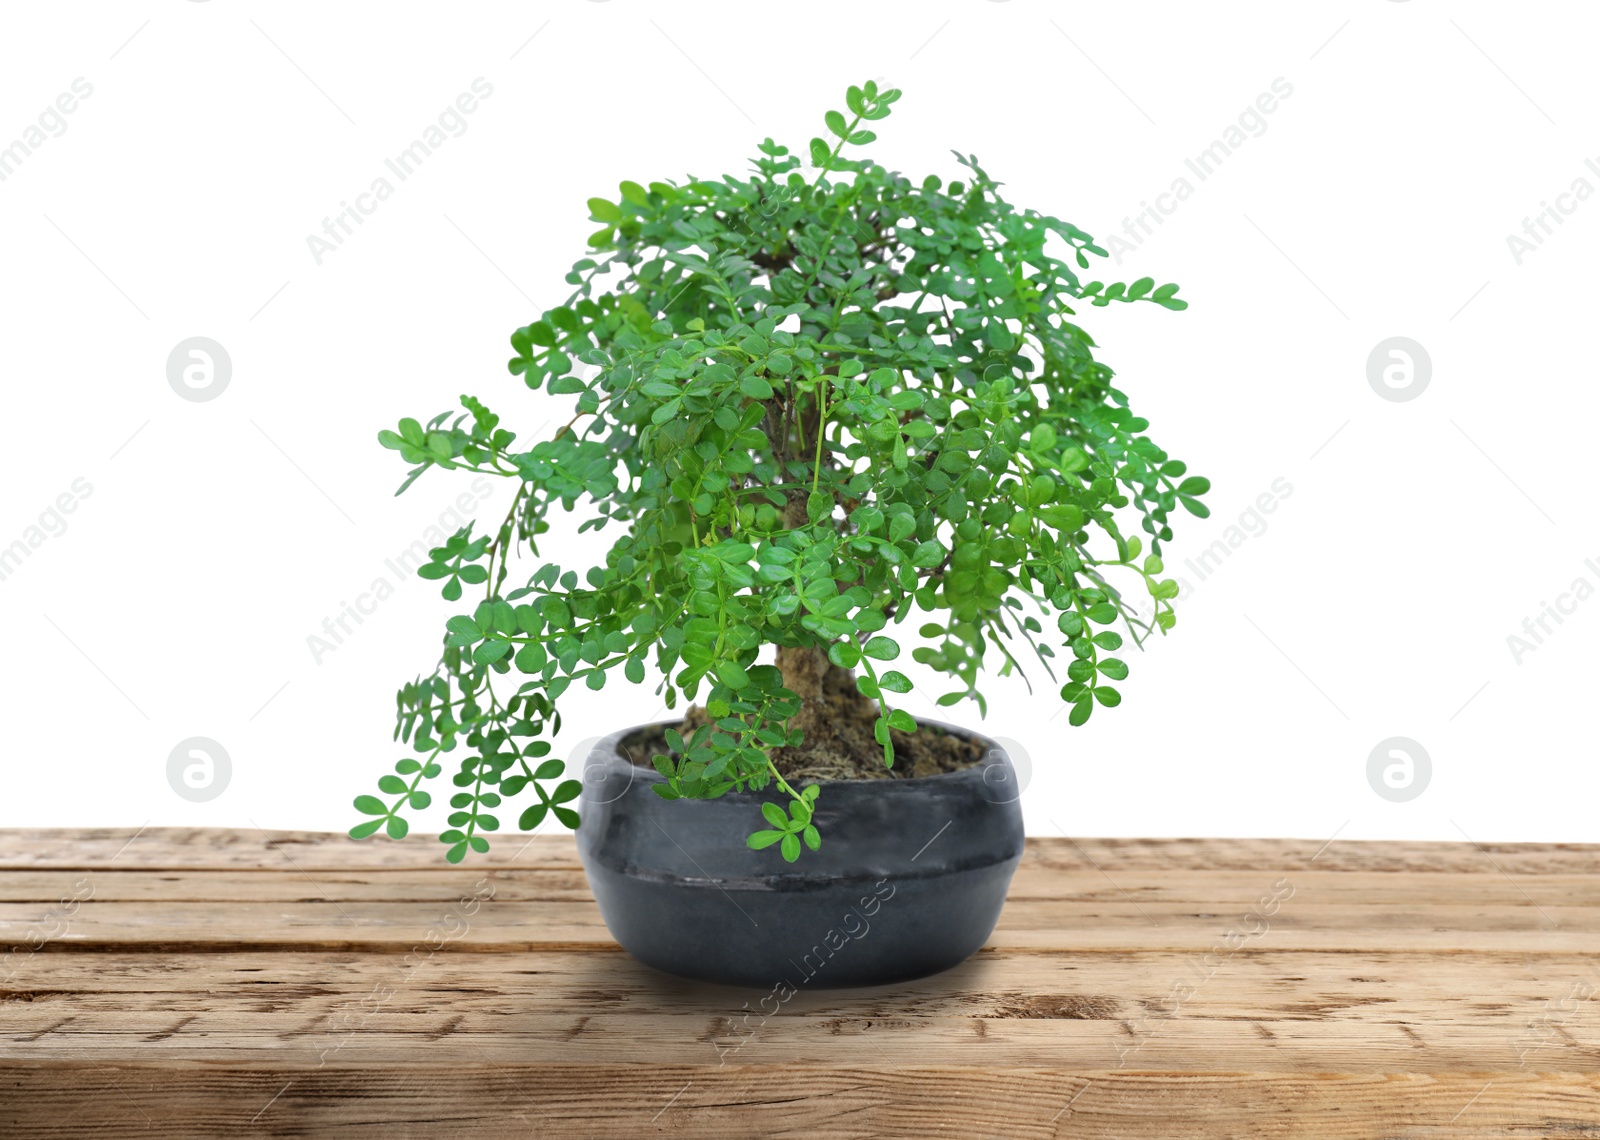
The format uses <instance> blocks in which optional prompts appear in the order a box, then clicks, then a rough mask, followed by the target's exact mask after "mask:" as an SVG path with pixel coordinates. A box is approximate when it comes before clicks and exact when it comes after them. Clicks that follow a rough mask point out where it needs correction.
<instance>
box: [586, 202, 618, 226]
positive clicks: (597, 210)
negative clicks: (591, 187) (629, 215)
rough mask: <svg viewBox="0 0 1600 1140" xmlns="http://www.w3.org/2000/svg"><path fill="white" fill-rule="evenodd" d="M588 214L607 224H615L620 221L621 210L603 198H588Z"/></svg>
mask: <svg viewBox="0 0 1600 1140" xmlns="http://www.w3.org/2000/svg"><path fill="white" fill-rule="evenodd" d="M589 216H590V217H591V218H593V219H594V220H595V221H597V222H604V223H606V224H607V225H615V224H616V223H617V222H620V221H622V211H621V210H619V209H618V208H617V204H616V203H615V202H610V201H607V200H606V199H604V198H590V199H589Z"/></svg>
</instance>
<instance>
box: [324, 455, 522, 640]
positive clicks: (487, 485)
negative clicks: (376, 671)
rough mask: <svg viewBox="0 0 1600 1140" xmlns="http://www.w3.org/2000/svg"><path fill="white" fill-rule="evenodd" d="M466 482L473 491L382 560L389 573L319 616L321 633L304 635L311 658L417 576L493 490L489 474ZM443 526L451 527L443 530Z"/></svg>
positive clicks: (343, 637) (350, 632) (349, 632)
mask: <svg viewBox="0 0 1600 1140" xmlns="http://www.w3.org/2000/svg"><path fill="white" fill-rule="evenodd" d="M469 485H470V486H471V488H472V491H473V492H476V494H472V493H469V492H466V491H463V492H461V494H459V495H457V496H456V498H455V502H454V503H453V504H452V505H451V506H448V507H446V508H445V509H444V510H443V511H442V512H440V514H439V518H438V520H437V521H436V522H433V523H429V524H428V527H427V529H426V530H424V531H423V532H422V537H421V538H418V539H416V540H415V541H413V542H412V543H411V545H410V546H407V547H406V548H405V549H404V550H402V551H400V552H399V553H398V554H396V555H395V556H394V557H393V558H385V559H384V560H383V565H384V568H385V569H386V570H387V571H388V574H380V575H378V576H377V577H376V578H374V579H373V580H372V582H371V584H370V585H368V586H367V588H366V589H365V590H363V591H362V592H361V593H359V594H357V595H356V597H355V601H354V602H349V601H345V600H343V599H341V600H340V602H339V612H338V613H337V614H335V615H334V616H333V617H329V618H323V619H322V635H319V634H315V633H311V634H307V635H306V648H308V649H310V650H311V659H312V660H313V661H315V662H316V663H317V664H318V665H321V664H322V659H323V658H324V657H326V656H327V655H328V654H330V653H333V652H335V651H336V650H338V648H339V647H340V646H341V645H343V644H344V643H345V641H346V640H347V639H348V638H349V637H351V636H352V635H354V633H355V631H356V628H357V627H359V626H360V625H361V624H362V623H363V622H365V621H366V619H367V618H369V617H371V616H372V615H373V614H374V613H376V612H377V611H378V607H379V606H380V605H381V604H383V603H384V602H386V601H388V600H389V599H390V598H391V597H393V596H394V592H395V590H396V589H398V588H399V586H400V584H401V583H403V582H404V581H405V580H406V579H407V578H412V577H415V576H416V573H417V570H418V569H419V568H420V567H422V566H424V565H426V564H427V563H428V561H429V552H430V551H432V550H435V549H437V548H438V547H441V546H443V545H444V544H445V542H446V541H447V540H448V539H449V536H450V535H451V534H452V533H454V532H456V531H459V530H460V529H461V528H462V527H464V526H466V525H467V523H468V522H469V521H470V520H471V518H472V510H473V508H475V507H477V506H479V505H480V504H482V503H484V502H486V501H487V500H488V499H489V496H491V495H493V494H494V484H493V483H491V482H490V481H489V478H488V476H485V475H479V476H478V477H477V478H476V479H474V480H473V481H472V482H471V484H469ZM452 524H453V525H452ZM446 527H449V528H450V529H449V530H446V529H445V528H446ZM389 575H393V578H392V579H391V578H390V576H389ZM351 623H354V625H352V624H351ZM323 635H326V636H323Z"/></svg>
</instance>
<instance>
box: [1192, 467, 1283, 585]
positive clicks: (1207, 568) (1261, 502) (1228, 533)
mask: <svg viewBox="0 0 1600 1140" xmlns="http://www.w3.org/2000/svg"><path fill="white" fill-rule="evenodd" d="M1292 494H1294V484H1293V483H1291V482H1289V480H1288V479H1287V478H1286V477H1285V476H1283V475H1279V476H1278V477H1277V478H1276V479H1274V480H1273V481H1272V484H1271V486H1270V488H1269V489H1268V490H1265V491H1263V492H1261V494H1259V495H1257V496H1256V497H1255V501H1254V502H1253V503H1252V504H1251V505H1250V506H1248V507H1246V508H1245V509H1244V510H1243V511H1241V512H1239V517H1238V519H1237V520H1235V521H1234V522H1232V523H1230V524H1228V526H1227V527H1225V528H1224V529H1223V531H1222V537H1221V538H1219V539H1216V540H1215V541H1214V542H1212V543H1211V545H1210V546H1208V547H1206V548H1205V549H1204V550H1202V551H1200V553H1199V554H1198V555H1196V556H1195V557H1194V558H1186V559H1184V561H1183V564H1184V566H1185V567H1187V568H1188V570H1189V572H1190V573H1192V574H1193V575H1194V576H1195V582H1194V584H1191V583H1190V582H1189V580H1188V579H1187V578H1184V577H1181V576H1180V577H1179V578H1178V597H1179V598H1185V597H1188V596H1189V595H1190V594H1192V593H1194V591H1195V587H1196V586H1197V585H1198V584H1199V583H1201V582H1204V581H1205V580H1206V579H1207V578H1209V577H1211V576H1212V575H1213V574H1215V573H1216V572H1217V571H1218V570H1219V569H1221V568H1222V565H1223V563H1225V562H1227V561H1228V559H1230V558H1232V557H1233V552H1234V551H1235V550H1238V549H1239V548H1240V547H1241V546H1243V545H1244V544H1245V543H1247V542H1249V541H1250V540H1251V539H1252V538H1260V537H1261V536H1262V535H1264V534H1266V533H1267V519H1266V516H1267V515H1270V514H1272V513H1273V512H1274V511H1276V510H1277V509H1278V506H1279V504H1280V503H1282V502H1283V501H1284V500H1285V499H1287V498H1288V497H1289V496H1290V495H1292Z"/></svg>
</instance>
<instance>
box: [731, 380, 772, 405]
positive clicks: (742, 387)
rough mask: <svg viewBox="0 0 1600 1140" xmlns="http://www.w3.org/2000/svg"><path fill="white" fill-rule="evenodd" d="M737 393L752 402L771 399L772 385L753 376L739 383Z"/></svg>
mask: <svg viewBox="0 0 1600 1140" xmlns="http://www.w3.org/2000/svg"><path fill="white" fill-rule="evenodd" d="M739 391H741V392H743V393H744V394H745V395H746V396H749V397H750V398H751V399H752V400H770V399H772V385H771V384H768V383H767V382H766V381H765V380H763V379H762V378H761V377H759V376H756V375H754V374H752V375H750V376H746V377H745V378H744V379H742V380H740V381H739Z"/></svg>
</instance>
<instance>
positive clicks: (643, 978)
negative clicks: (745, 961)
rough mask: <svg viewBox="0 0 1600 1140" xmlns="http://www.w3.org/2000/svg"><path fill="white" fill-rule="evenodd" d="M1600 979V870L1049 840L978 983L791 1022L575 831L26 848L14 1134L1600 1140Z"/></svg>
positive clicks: (82, 841)
mask: <svg viewBox="0 0 1600 1140" xmlns="http://www.w3.org/2000/svg"><path fill="white" fill-rule="evenodd" d="M130 839H131V842H130ZM867 937H870V934H868V935H867ZM1597 952H1600V847H1588V846H1582V847H1580V846H1570V845H1547V844H1527V845H1483V846H1479V845H1476V844H1469V843H1462V844H1427V843H1356V842H1347V841H1337V842H1334V843H1332V844H1331V845H1328V846H1326V847H1324V846H1323V845H1322V844H1319V843H1308V842H1303V841H1278V840H1217V839H1203V840H1174V841H1154V840H1088V839H1083V840H1076V841H1074V840H1066V839H1062V840H1030V841H1029V845H1028V852H1027V855H1026V856H1025V858H1024V861H1023V865H1022V867H1021V868H1020V869H1019V871H1018V873H1017V877H1016V880H1015V882H1014V884H1013V887H1012V891H1011V896H1010V898H1009V900H1008V902H1007V906H1006V911H1005V913H1004V915H1003V916H1002V918H1001V922H1000V926H999V927H998V928H997V930H996V931H995V934H994V936H993V938H992V939H991V940H990V944H989V945H988V946H987V947H986V948H985V949H984V950H983V951H982V952H980V953H979V954H978V955H976V956H975V957H974V958H972V959H971V960H970V961H968V962H967V963H965V964H964V965H962V966H961V967H959V968H957V969H955V970H952V971H950V972H948V973H946V974H943V975H940V976H939V977H936V978H930V979H925V980H923V981H920V982H915V983H908V984H904V985H899V986H886V987H878V988H874V989H868V990H854V991H815V990H807V989H806V988H805V987H803V986H802V987H800V989H799V992H797V993H795V994H794V996H793V997H791V998H789V999H788V1000H786V1001H782V1002H779V1001H775V1000H774V999H773V998H772V997H771V996H770V995H766V996H767V998H768V1000H767V1004H766V1006H765V1008H763V1005H762V1002H761V998H762V997H763V996H764V995H763V994H762V993H760V992H758V991H750V990H735V989H726V988H721V987H715V986H707V985H702V984H698V983H692V982H687V981H683V980H680V979H675V978H669V977H665V976H663V975H660V974H657V973H654V972H653V971H650V970H648V969H646V968H644V967H642V966H640V965H638V964H637V963H635V962H634V961H632V959H630V958H628V956H627V955H625V954H623V953H622V952H621V951H620V950H619V949H618V948H617V947H616V945H615V944H614V943H613V942H612V941H611V939H610V937H609V935H608V934H607V933H606V930H605V927H604V925H603V924H602V923H601V922H600V919H599V915H598V914H597V912H596V911H595V909H594V904H593V902H592V900H591V899H590V896H589V892H588V889H587V886H586V885H585V882H584V878H583V873H582V871H581V869H580V868H579V867H578V864H577V860H576V856H575V852H574V849H573V846H572V843H571V841H570V839H565V838H558V837H550V838H543V837H541V838H539V839H537V840H535V841H534V842H533V843H532V844H530V845H529V846H527V847H525V848H523V849H521V850H520V851H519V850H518V848H517V846H516V845H515V844H502V845H501V846H500V847H499V848H497V850H496V852H495V854H494V857H493V858H491V859H487V860H484V861H482V862H481V863H478V864H473V865H468V866H465V867H455V868H452V867H448V866H447V865H445V864H443V863H442V862H440V861H439V860H438V852H437V845H435V844H431V843H428V842H426V841H412V842H408V843H405V844H394V843H388V842H386V841H376V842H368V843H364V844H356V843H352V842H350V841H348V840H346V839H344V838H342V837H338V836H326V835H315V834H308V833H292V832H260V831H249V832H223V831H203V830H192V829H150V830H146V831H143V832H140V833H138V834H137V835H135V833H134V832H132V831H131V830H130V831H116V830H104V831H79V832H73V831H57V830H39V831H11V832H0V1136H12V1135H18V1136H22V1135H26V1136H42V1137H64V1136H80V1135H86V1134H90V1133H94V1134H97V1135H102V1134H103V1135H141V1136H150V1135H160V1136H187V1135H197V1136H212V1135H229V1136H234V1135H241V1136H257V1135H259V1136H285V1135H293V1136H306V1135H323V1134H329V1133H334V1132H337V1133H340V1134H345V1133H350V1134H354V1135H362V1134H366V1133H374V1134H375V1133H377V1132H378V1131H379V1130H382V1131H383V1132H384V1133H385V1134H386V1135H390V1136H429V1137H431V1136H438V1135H442V1134H451V1135H453V1134H456V1133H458V1132H466V1131H468V1130H471V1132H472V1133H474V1134H476V1135H483V1136H502V1135H504V1136H531V1135H537V1136H595V1137H612V1136H616V1137H621V1136H628V1137H638V1136H641V1135H659V1136H686V1137H711V1138H721V1137H730V1138H731V1137H747V1136H758V1135H759V1136H808V1137H815V1138H818V1140H833V1138H844V1137H868V1136H929V1135H949V1136H953V1137H987V1136H996V1137H1096V1138H1098V1137H1106V1138H1111V1137H1115V1138H1117V1140H1138V1138H1143V1137H1152V1138H1154V1137H1161V1138H1182V1137H1195V1138H1205V1140H1211V1138H1222V1137H1228V1138H1232V1137H1240V1136H1266V1137H1279V1136H1281V1137H1341V1138H1342V1137H1349V1138H1358V1137H1359V1138H1363V1140H1365V1138H1371V1137H1394V1138H1398V1137H1449V1138H1456V1137H1464V1138H1476V1137H1490V1136H1494V1137H1507V1136H1518V1137H1529V1136H1581V1135H1595V1134H1600V1000H1596V999H1600V953H1597ZM774 981H775V982H776V981H777V979H774Z"/></svg>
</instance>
